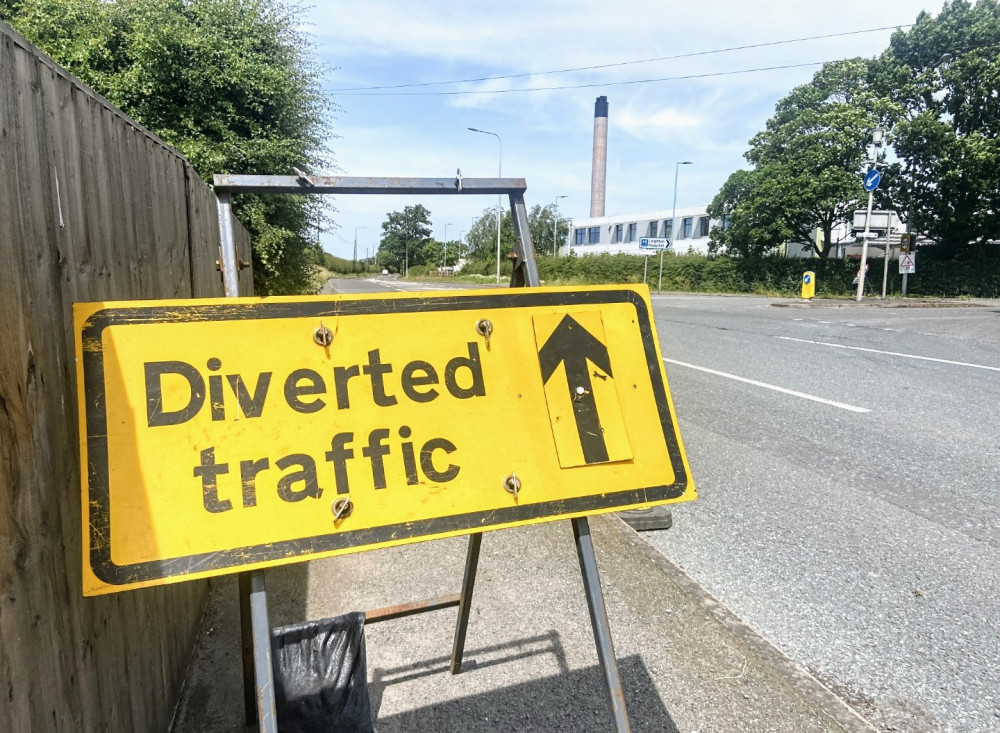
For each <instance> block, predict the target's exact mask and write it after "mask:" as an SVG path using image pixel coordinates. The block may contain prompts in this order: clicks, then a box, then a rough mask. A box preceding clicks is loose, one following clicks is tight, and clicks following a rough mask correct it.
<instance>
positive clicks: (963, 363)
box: [778, 336, 1000, 372]
mask: <svg viewBox="0 0 1000 733" xmlns="http://www.w3.org/2000/svg"><path fill="white" fill-rule="evenodd" d="M778 338H779V339H784V340H785V341H799V342H801V343H803V344H817V345H818V346H832V347H833V348H835V349H850V350H851V351H867V352H869V353H871V354H885V355H887V356H902V357H904V358H906V359H919V360H920V361H936V362H937V363H939V364H952V365H954V366H964V367H971V368H973V369H988V370H989V371H991V372H1000V367H994V366H986V365H985V364H970V363H968V362H966V361H952V360H951V359H935V358H934V357H932V356H917V355H916V354H902V353H900V352H898V351H881V350H879V349H866V348H865V347H863V346H845V345H844V344H831V343H829V342H827V341H810V340H809V339H797V338H792V337H791V336H778Z"/></svg>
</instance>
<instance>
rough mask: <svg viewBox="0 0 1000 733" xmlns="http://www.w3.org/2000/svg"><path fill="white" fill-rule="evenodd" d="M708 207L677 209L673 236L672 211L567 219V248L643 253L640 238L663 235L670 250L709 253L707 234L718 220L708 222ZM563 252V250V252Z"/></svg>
mask: <svg viewBox="0 0 1000 733" xmlns="http://www.w3.org/2000/svg"><path fill="white" fill-rule="evenodd" d="M706 208H707V206H687V207H684V208H680V209H677V217H676V221H677V231H676V236H675V235H674V227H673V225H672V219H671V215H672V214H673V210H671V209H665V210H660V211H647V212H644V213H640V214H617V215H614V216H598V217H592V218H589V219H574V220H572V221H571V222H570V229H569V250H570V252H572V254H574V255H576V256H578V257H579V256H582V255H590V254H600V253H601V252H609V253H611V254H618V253H625V254H642V252H643V250H640V249H639V240H640V239H641V238H642V237H665V238H667V239H669V240H671V241H672V242H673V251H674V252H677V253H679V254H684V253H686V252H688V251H689V250H690V251H692V252H697V253H700V254H706V253H707V252H708V233H709V231H711V229H712V227H713V226H715V225H717V224H718V223H719V222H717V221H714V220H713V221H710V220H709V218H708V214H707V213H705V209H706ZM562 254H566V250H565V249H564V250H563V251H562Z"/></svg>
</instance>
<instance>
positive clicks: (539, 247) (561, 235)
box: [528, 204, 569, 257]
mask: <svg viewBox="0 0 1000 733" xmlns="http://www.w3.org/2000/svg"><path fill="white" fill-rule="evenodd" d="M553 225H555V228H553ZM528 229H529V230H530V231H531V242H532V244H534V245H535V253H536V254H537V255H539V256H540V257H544V256H546V255H549V256H551V255H552V235H553V234H555V238H556V242H555V243H556V249H557V251H558V248H559V247H560V246H564V245H565V244H566V236H567V235H568V233H569V222H568V221H566V220H565V219H560V220H559V221H558V222H556V206H555V204H548V205H547V206H539V205H538V204H535V205H534V206H532V207H531V211H530V212H529V213H528Z"/></svg>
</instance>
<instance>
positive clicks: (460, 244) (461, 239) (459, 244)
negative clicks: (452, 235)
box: [458, 229, 465, 259]
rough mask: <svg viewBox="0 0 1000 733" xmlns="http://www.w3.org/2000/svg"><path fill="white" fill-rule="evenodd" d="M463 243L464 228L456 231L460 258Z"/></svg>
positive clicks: (460, 257) (459, 256)
mask: <svg viewBox="0 0 1000 733" xmlns="http://www.w3.org/2000/svg"><path fill="white" fill-rule="evenodd" d="M463 244H465V230H464V229H463V230H462V231H460V232H459V233H458V259H462V245H463Z"/></svg>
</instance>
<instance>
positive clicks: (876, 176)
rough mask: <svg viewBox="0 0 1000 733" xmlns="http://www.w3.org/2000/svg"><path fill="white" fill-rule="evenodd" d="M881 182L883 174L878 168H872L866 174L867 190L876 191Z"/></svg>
mask: <svg viewBox="0 0 1000 733" xmlns="http://www.w3.org/2000/svg"><path fill="white" fill-rule="evenodd" d="M881 180H882V174H881V173H879V172H878V168H872V169H871V170H870V171H868V172H867V173H866V174H865V190H866V191H874V190H875V189H876V188H878V184H879V181H881Z"/></svg>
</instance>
